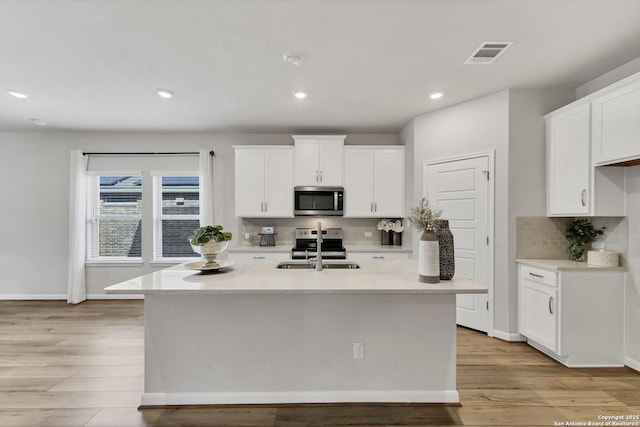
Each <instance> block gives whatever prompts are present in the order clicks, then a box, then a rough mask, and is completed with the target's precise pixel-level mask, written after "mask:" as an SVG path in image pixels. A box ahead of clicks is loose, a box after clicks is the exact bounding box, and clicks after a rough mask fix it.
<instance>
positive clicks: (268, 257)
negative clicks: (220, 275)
mask: <svg viewBox="0 0 640 427" xmlns="http://www.w3.org/2000/svg"><path fill="white" fill-rule="evenodd" d="M229 259H230V260H233V261H238V262H245V261H250V262H251V261H253V262H279V261H287V260H289V259H291V251H288V252H275V251H269V252H260V251H255V252H245V251H243V252H229Z"/></svg>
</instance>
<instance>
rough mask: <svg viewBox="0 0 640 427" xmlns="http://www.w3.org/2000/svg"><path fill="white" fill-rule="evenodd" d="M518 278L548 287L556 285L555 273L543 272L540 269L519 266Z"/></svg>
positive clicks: (556, 276)
mask: <svg viewBox="0 0 640 427" xmlns="http://www.w3.org/2000/svg"><path fill="white" fill-rule="evenodd" d="M520 277H521V278H522V279H527V280H530V281H532V282H535V283H542V284H545V285H548V286H557V285H558V275H557V274H556V272H555V271H549V270H544V269H542V268H535V267H530V266H528V265H522V264H521V265H520Z"/></svg>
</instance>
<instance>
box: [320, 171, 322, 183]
mask: <svg viewBox="0 0 640 427" xmlns="http://www.w3.org/2000/svg"><path fill="white" fill-rule="evenodd" d="M320 182H322V171H320Z"/></svg>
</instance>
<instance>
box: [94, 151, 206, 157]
mask: <svg viewBox="0 0 640 427" xmlns="http://www.w3.org/2000/svg"><path fill="white" fill-rule="evenodd" d="M179 154H189V155H198V154H200V153H199V152H198V151H173V152H168V151H163V152H151V151H138V152H132V151H127V152H99V153H95V152H88V151H83V152H82V155H83V156H100V155H103V156H126V155H129V156H148V155H174V156H175V155H179ZM209 155H210V156H213V157H215V155H216V153H215V152H214V151H213V150H210V151H209Z"/></svg>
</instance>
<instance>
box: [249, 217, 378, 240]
mask: <svg viewBox="0 0 640 427" xmlns="http://www.w3.org/2000/svg"><path fill="white" fill-rule="evenodd" d="M318 221H320V222H321V223H322V228H342V230H343V232H344V239H343V240H344V244H345V245H379V244H380V231H378V228H377V225H378V221H379V219H378V218H341V217H333V218H331V217H322V218H316V217H296V218H269V219H266V218H242V220H241V221H240V223H239V230H238V231H239V232H240V233H245V232H246V233H250V234H251V236H252V240H253V243H254V244H258V243H259V241H260V236H258V233H260V232H261V231H262V227H268V226H273V227H275V232H276V233H277V234H276V244H278V245H281V244H283V245H284V244H287V245H288V244H291V245H293V244H294V243H295V229H296V228H316V226H317V225H318ZM368 232H370V233H371V237H365V233H368Z"/></svg>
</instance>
